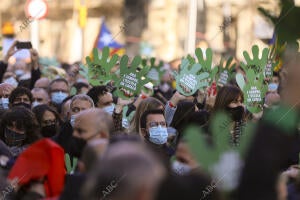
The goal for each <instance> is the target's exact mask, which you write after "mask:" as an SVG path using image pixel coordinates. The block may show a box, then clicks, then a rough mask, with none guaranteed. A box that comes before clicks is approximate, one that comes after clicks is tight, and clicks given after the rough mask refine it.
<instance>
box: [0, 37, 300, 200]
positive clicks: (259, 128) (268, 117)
mask: <svg viewBox="0 0 300 200" xmlns="http://www.w3.org/2000/svg"><path fill="white" fill-rule="evenodd" d="M15 45H16V42H15V43H13V45H12V46H11V48H10V49H9V50H8V52H7V54H6V55H5V56H4V59H3V60H2V61H1V62H0V80H1V81H2V83H1V84H0V97H1V98H0V112H1V118H0V166H1V167H0V197H1V199H22V200H27V199H30V200H33V199H72V200H73V199H89V200H92V199H114V200H161V199H164V200H166V199H172V200H176V199H188V200H192V199H195V200H204V199H207V200H209V199H210V200H221V199H225V200H226V199H230V200H231V199H242V200H247V199H249V200H250V199H251V200H253V199H256V200H275V199H277V200H287V199H289V200H297V199H300V170H299V169H300V165H299V152H300V137H299V99H300V95H299V89H298V88H297V87H298V86H299V78H298V77H297V75H299V71H300V70H299V67H300V66H299V61H300V60H299V56H298V55H297V56H296V57H294V58H293V60H295V61H292V60H290V61H291V62H289V63H288V64H287V65H286V66H284V67H283V70H282V71H280V72H279V73H274V76H273V78H272V79H270V80H269V83H268V84H269V90H268V92H267V94H266V96H265V98H264V101H265V103H264V106H263V107H264V109H263V112H261V113H259V114H252V113H250V112H249V111H248V110H247V108H246V106H245V105H244V98H245V94H243V92H242V90H241V89H240V88H239V87H238V86H237V84H236V82H235V80H231V81H230V82H229V83H228V84H227V85H224V86H223V87H221V88H218V90H217V92H216V93H214V92H211V91H209V90H207V89H204V90H198V91H196V92H195V93H194V94H193V95H191V96H184V95H182V94H181V93H180V92H178V91H176V89H175V87H174V78H173V77H172V73H171V71H170V70H171V69H169V68H167V67H166V66H165V67H166V71H165V72H164V75H163V76H162V78H161V80H160V82H159V84H158V85H157V86H153V85H150V86H149V84H148V85H144V86H143V87H145V90H142V92H141V93H140V94H138V95H136V96H135V97H133V98H130V99H122V98H120V97H117V96H115V95H114V90H115V88H114V84H113V83H112V82H110V83H109V84H107V85H98V86H91V85H90V84H89V82H88V80H87V79H86V78H85V77H83V76H82V75H81V74H80V73H79V71H80V67H79V64H78V63H74V64H71V65H67V64H64V65H62V66H61V68H62V69H63V70H64V71H65V72H66V76H65V77H55V78H53V79H51V78H49V77H47V76H43V74H42V73H41V68H42V67H43V66H41V64H40V63H39V55H38V52H37V51H36V50H34V49H31V50H30V54H31V60H30V62H29V63H26V62H25V61H23V60H17V61H15V62H13V63H11V62H9V59H10V58H11V57H13V55H14V53H15ZM238 70H240V71H241V68H239V66H237V67H236V69H235V71H238ZM71 88H73V90H74V89H75V93H74V92H73V94H72V95H71ZM219 111H223V112H225V113H227V114H228V115H229V117H230V121H229V122H228V123H226V124H227V125H228V127H229V128H230V134H229V135H228V138H229V140H228V141H227V142H228V143H229V144H230V146H232V147H233V148H235V147H237V146H239V145H240V142H241V140H242V139H243V137H242V136H243V134H247V132H246V131H245V129H244V128H243V127H245V126H246V124H248V123H252V122H254V124H256V126H255V129H253V130H252V132H254V136H253V138H252V141H249V148H248V150H247V154H246V157H245V159H244V160H243V164H242V167H241V168H240V170H238V171H234V172H232V173H233V174H238V179H237V183H236V184H235V185H236V186H235V187H234V188H231V189H230V190H224V189H222V187H219V185H220V183H221V182H222V179H216V178H215V177H213V175H212V174H211V173H208V172H207V171H206V170H204V168H203V167H202V164H203V163H201V162H199V160H198V159H196V157H197V156H196V155H195V154H194V153H193V152H192V150H191V148H190V144H189V143H188V141H186V140H185V137H184V136H185V134H186V132H185V130H186V128H188V127H189V126H190V125H194V126H196V127H198V128H201V129H202V130H203V131H202V132H201V133H199V134H202V135H203V138H205V141H206V142H207V143H208V144H210V145H211V146H214V144H216V143H218V141H214V137H212V134H211V126H213V125H212V123H211V121H212V119H213V117H214V116H215V114H216V113H218V112H219ZM218 134H225V133H222V130H220V133H218ZM226 134H227V133H226ZM206 151H210V149H209V148H208V149H206ZM202 154H203V152H202ZM224 162H226V161H224ZM227 162H230V160H228V161H227ZM229 164H230V163H229ZM230 174H231V173H230ZM224 176H226V174H224ZM228 176H230V175H228Z"/></svg>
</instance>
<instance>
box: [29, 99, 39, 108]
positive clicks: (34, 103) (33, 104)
mask: <svg viewBox="0 0 300 200" xmlns="http://www.w3.org/2000/svg"><path fill="white" fill-rule="evenodd" d="M38 105H41V103H40V102H37V101H34V102H32V105H31V106H32V108H34V107H36V106H38Z"/></svg>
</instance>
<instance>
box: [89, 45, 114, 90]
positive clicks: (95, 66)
mask: <svg viewBox="0 0 300 200" xmlns="http://www.w3.org/2000/svg"><path fill="white" fill-rule="evenodd" d="M118 58H119V56H118V55H116V54H114V55H113V56H112V57H111V58H109V47H104V48H103V50H102V55H101V58H100V57H99V53H98V49H97V48H94V49H93V61H92V59H91V58H90V57H86V62H87V65H88V77H89V83H90V84H91V85H93V86H97V85H105V84H107V83H109V82H110V81H111V80H112V74H111V69H112V68H113V67H114V66H115V65H116V63H117V61H118Z"/></svg>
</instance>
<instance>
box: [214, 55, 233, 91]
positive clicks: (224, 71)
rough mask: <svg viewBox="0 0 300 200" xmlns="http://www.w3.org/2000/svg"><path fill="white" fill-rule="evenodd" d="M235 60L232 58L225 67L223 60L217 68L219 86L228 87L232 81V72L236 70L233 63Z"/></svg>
mask: <svg viewBox="0 0 300 200" xmlns="http://www.w3.org/2000/svg"><path fill="white" fill-rule="evenodd" d="M232 60H233V58H232V57H230V58H229V59H228V60H227V62H226V65H225V67H223V66H224V60H223V59H221V61H220V64H219V66H218V67H217V66H216V67H215V68H218V75H217V77H216V81H217V85H218V86H221V87H223V86H224V85H226V84H227V83H228V82H229V80H230V79H231V76H232V71H233V70H234V69H235V66H236V64H235V63H232Z"/></svg>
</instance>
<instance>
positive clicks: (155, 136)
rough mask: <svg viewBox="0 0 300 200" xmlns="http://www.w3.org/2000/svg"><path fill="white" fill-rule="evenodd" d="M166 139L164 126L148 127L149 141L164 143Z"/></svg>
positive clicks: (166, 134) (166, 133)
mask: <svg viewBox="0 0 300 200" xmlns="http://www.w3.org/2000/svg"><path fill="white" fill-rule="evenodd" d="M167 140H168V131H167V128H166V127H162V126H157V127H151V128H149V141H150V142H152V143H154V144H165V143H167Z"/></svg>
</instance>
